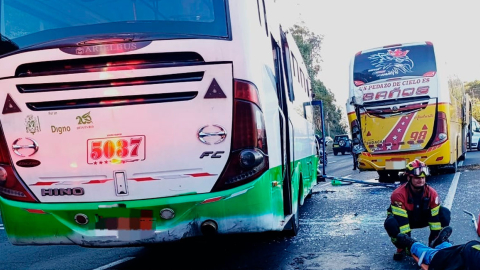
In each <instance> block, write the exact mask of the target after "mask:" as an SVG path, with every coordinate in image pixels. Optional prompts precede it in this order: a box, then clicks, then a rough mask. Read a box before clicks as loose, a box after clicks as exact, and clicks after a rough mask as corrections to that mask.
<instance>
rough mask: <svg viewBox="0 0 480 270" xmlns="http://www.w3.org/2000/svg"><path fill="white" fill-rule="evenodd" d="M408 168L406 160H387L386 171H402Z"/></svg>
mask: <svg viewBox="0 0 480 270" xmlns="http://www.w3.org/2000/svg"><path fill="white" fill-rule="evenodd" d="M406 166H407V161H406V160H405V159H397V160H386V161H385V169H387V170H402V169H405V167H406Z"/></svg>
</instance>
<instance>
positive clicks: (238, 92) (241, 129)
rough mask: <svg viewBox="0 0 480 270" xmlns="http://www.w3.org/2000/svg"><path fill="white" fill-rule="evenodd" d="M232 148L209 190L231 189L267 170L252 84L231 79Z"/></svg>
mask: <svg viewBox="0 0 480 270" xmlns="http://www.w3.org/2000/svg"><path fill="white" fill-rule="evenodd" d="M234 96H235V99H234V106H233V127H232V148H231V151H230V156H229V158H228V161H227V164H226V165H225V168H224V170H223V172H222V174H221V175H220V177H219V179H218V180H217V183H215V186H214V187H213V189H212V192H215V191H220V190H225V189H230V188H234V187H237V186H240V185H243V184H245V183H248V182H250V181H253V180H254V179H256V178H258V177H259V176H261V175H262V174H263V173H264V172H265V171H266V170H267V169H268V148H267V137H266V132H265V120H264V117H263V112H262V111H261V110H260V107H259V104H260V100H259V98H258V91H257V88H256V87H255V85H253V84H252V83H250V82H246V81H241V80H235V81H234Z"/></svg>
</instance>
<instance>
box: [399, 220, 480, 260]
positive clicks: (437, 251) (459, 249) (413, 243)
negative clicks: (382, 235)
mask: <svg viewBox="0 0 480 270" xmlns="http://www.w3.org/2000/svg"><path fill="white" fill-rule="evenodd" d="M451 234H452V228H451V227H450V226H447V227H445V228H443V229H442V230H441V231H440V234H439V235H438V237H437V238H436V239H435V241H434V243H433V247H427V246H426V245H424V244H422V243H420V242H418V241H417V240H415V239H413V238H411V237H410V236H408V235H407V234H402V233H400V234H398V236H397V243H398V244H399V245H401V246H403V247H405V248H407V249H409V250H411V253H412V254H415V256H417V258H419V264H422V263H423V264H426V265H428V266H429V268H428V269H430V270H454V269H455V270H476V269H479V265H480V242H479V241H478V240H473V241H469V242H467V243H465V244H461V245H455V246H454V245H452V243H450V242H449V240H448V238H449V237H450V235H451Z"/></svg>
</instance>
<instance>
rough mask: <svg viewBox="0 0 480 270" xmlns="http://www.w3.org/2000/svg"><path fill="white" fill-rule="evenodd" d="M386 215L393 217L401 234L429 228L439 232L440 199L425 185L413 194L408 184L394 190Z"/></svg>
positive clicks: (433, 190) (440, 227)
mask: <svg viewBox="0 0 480 270" xmlns="http://www.w3.org/2000/svg"><path fill="white" fill-rule="evenodd" d="M387 211H388V214H389V215H393V216H394V217H395V219H396V220H397V222H398V224H399V226H400V232H401V233H405V234H406V233H409V232H410V231H411V229H415V228H423V227H426V226H429V227H430V230H431V231H432V232H433V231H437V232H438V231H440V230H441V229H442V226H441V224H440V216H439V212H440V198H439V197H438V194H437V191H435V189H433V188H432V187H430V186H428V185H427V184H425V186H424V187H423V190H422V191H421V192H417V193H416V192H413V190H412V187H411V186H410V182H407V183H405V184H403V185H401V186H400V187H398V188H397V189H395V190H394V191H393V193H392V195H391V197H390V207H389V208H388V210H387Z"/></svg>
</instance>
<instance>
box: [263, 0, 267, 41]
mask: <svg viewBox="0 0 480 270" xmlns="http://www.w3.org/2000/svg"><path fill="white" fill-rule="evenodd" d="M262 5H263V17H264V18H265V32H266V34H267V37H268V25H267V10H266V9H265V0H262Z"/></svg>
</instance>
